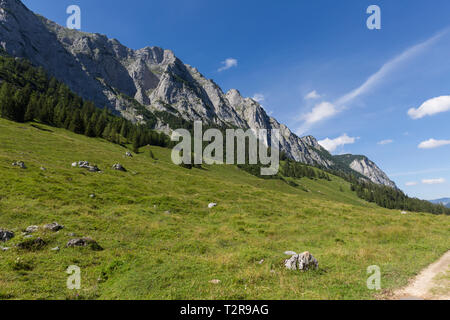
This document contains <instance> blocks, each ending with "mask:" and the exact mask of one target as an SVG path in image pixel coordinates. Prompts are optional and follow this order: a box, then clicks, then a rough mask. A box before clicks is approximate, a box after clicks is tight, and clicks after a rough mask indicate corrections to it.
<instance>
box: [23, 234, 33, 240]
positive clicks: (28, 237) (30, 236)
mask: <svg viewBox="0 0 450 320" xmlns="http://www.w3.org/2000/svg"><path fill="white" fill-rule="evenodd" d="M23 238H24V239H31V238H33V235H32V234H27V235H26V236H24V237H23Z"/></svg>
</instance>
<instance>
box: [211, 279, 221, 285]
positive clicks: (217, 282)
mask: <svg viewBox="0 0 450 320" xmlns="http://www.w3.org/2000/svg"><path fill="white" fill-rule="evenodd" d="M220 282H221V281H220V280H219V279H213V280H211V281H209V283H212V284H219V283H220Z"/></svg>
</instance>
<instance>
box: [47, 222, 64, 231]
mask: <svg viewBox="0 0 450 320" xmlns="http://www.w3.org/2000/svg"><path fill="white" fill-rule="evenodd" d="M44 229H45V230H50V231H59V230H61V229H64V226H62V225H60V224H59V223H58V222H53V223H49V224H46V225H45V226H44Z"/></svg>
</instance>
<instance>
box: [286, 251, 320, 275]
mask: <svg viewBox="0 0 450 320" xmlns="http://www.w3.org/2000/svg"><path fill="white" fill-rule="evenodd" d="M284 265H285V267H286V268H287V269H289V270H302V271H307V270H309V269H311V268H314V269H318V268H319V262H318V261H317V260H316V258H314V257H313V255H312V254H311V253H309V252H308V251H305V252H303V253H300V254H294V255H293V256H292V257H290V258H289V259H286V260H285V261H284Z"/></svg>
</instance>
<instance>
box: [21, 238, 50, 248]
mask: <svg viewBox="0 0 450 320" xmlns="http://www.w3.org/2000/svg"><path fill="white" fill-rule="evenodd" d="M46 245H47V243H46V242H45V241H44V240H42V239H41V238H36V239H29V240H25V241H23V242H21V243H19V244H18V245H17V247H18V248H20V249H24V250H32V251H34V250H39V249H42V248H43V247H45V246H46Z"/></svg>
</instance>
